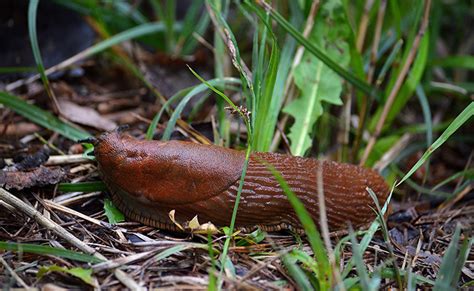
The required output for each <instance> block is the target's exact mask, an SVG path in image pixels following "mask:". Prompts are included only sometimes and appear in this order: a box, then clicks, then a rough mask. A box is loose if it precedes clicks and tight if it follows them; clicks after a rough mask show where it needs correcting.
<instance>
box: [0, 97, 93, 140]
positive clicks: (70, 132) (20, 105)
mask: <svg viewBox="0 0 474 291" xmlns="http://www.w3.org/2000/svg"><path fill="white" fill-rule="evenodd" d="M0 104H4V105H5V106H6V107H8V108H10V109H12V110H13V111H15V112H16V113H18V114H20V115H22V116H24V117H25V118H27V119H29V120H31V121H32V122H34V123H36V124H39V125H41V126H43V127H45V128H47V129H50V130H53V131H55V132H57V133H59V134H61V135H62V136H64V137H66V138H69V139H71V140H73V141H76V140H79V139H85V138H87V137H90V136H91V135H90V134H89V133H88V132H86V131H84V130H82V129H79V128H76V127H74V126H72V125H70V124H68V123H66V122H64V121H62V120H60V119H58V118H57V117H55V116H54V115H53V114H51V113H49V112H47V111H45V110H42V109H40V108H39V107H36V106H34V105H31V104H29V103H27V102H25V101H24V100H22V99H20V98H19V97H17V96H15V95H11V94H9V93H6V92H0Z"/></svg>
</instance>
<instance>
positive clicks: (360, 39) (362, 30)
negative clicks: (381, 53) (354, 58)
mask: <svg viewBox="0 0 474 291" xmlns="http://www.w3.org/2000/svg"><path fill="white" fill-rule="evenodd" d="M372 5H374V0H367V2H365V6H364V14H362V18H361V20H360V24H359V29H358V31H357V43H356V48H357V51H359V52H360V51H361V50H362V46H363V45H364V40H365V34H366V32H367V26H368V25H369V12H370V9H372Z"/></svg>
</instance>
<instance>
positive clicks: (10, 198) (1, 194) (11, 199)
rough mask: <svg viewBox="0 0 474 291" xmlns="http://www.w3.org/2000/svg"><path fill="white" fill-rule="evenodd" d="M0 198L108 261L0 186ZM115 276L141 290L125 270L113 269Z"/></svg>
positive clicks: (72, 242) (78, 246)
mask: <svg viewBox="0 0 474 291" xmlns="http://www.w3.org/2000/svg"><path fill="white" fill-rule="evenodd" d="M0 200H3V201H5V202H6V203H8V204H10V205H11V206H13V207H15V208H16V209H17V210H19V211H21V212H23V213H24V214H26V215H27V216H28V217H31V218H33V219H35V220H36V221H37V222H38V223H39V224H41V225H42V226H43V227H45V228H46V229H48V230H50V231H52V232H54V233H55V234H56V235H58V236H59V237H61V238H63V239H64V240H65V241H67V242H68V243H70V244H71V245H73V246H75V247H76V248H78V249H79V250H81V251H83V252H85V253H86V254H89V255H93V256H94V257H97V258H99V259H101V260H104V261H108V260H107V258H106V257H104V256H103V255H102V254H100V253H98V252H97V251H96V250H95V249H94V248H92V247H90V246H88V245H87V244H85V243H84V242H82V241H81V240H80V239H78V238H77V237H75V236H74V235H72V234H71V233H70V232H68V231H67V230H66V229H65V228H63V227H62V226H60V225H58V224H57V223H56V222H54V221H52V220H51V219H49V218H46V217H45V216H43V215H42V214H41V212H39V211H38V210H36V209H35V208H33V207H32V206H30V205H28V204H26V203H25V202H23V201H21V200H20V199H19V198H18V197H16V196H14V195H13V194H11V193H10V192H8V191H6V190H4V189H2V188H0ZM114 274H115V277H117V279H118V280H119V281H120V282H122V284H124V285H125V286H126V287H127V288H129V289H132V290H143V287H141V286H140V285H138V283H137V282H135V281H134V280H133V279H132V278H130V277H129V276H128V275H127V274H126V273H125V272H123V271H122V270H119V269H115V270H114Z"/></svg>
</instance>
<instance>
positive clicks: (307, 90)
mask: <svg viewBox="0 0 474 291" xmlns="http://www.w3.org/2000/svg"><path fill="white" fill-rule="evenodd" d="M330 23H338V25H331V24H330ZM350 32H351V30H350V27H349V25H348V23H347V19H346V16H345V13H344V9H343V7H342V4H341V1H340V0H332V1H328V2H325V4H323V5H322V7H321V10H320V12H319V13H318V17H317V19H316V22H315V25H314V27H313V30H312V32H311V34H310V36H309V41H310V42H311V43H314V44H316V45H317V46H319V47H321V48H324V51H325V53H326V54H327V55H329V56H330V57H331V59H332V60H334V61H336V62H337V63H338V64H339V65H341V66H342V67H347V65H348V64H349V60H350V50H349V45H348V43H347V40H348V38H349V37H350ZM294 78H295V84H296V86H297V87H298V88H299V90H300V96H299V97H298V98H297V99H295V100H294V101H292V102H291V103H290V104H288V105H287V106H286V107H285V108H284V112H286V113H288V114H290V115H291V116H293V117H294V119H295V121H294V123H293V126H292V127H291V129H290V133H289V135H288V137H289V138H290V141H291V144H290V147H291V152H292V154H293V155H297V156H302V155H304V154H305V152H306V151H307V150H308V149H309V148H310V147H311V136H312V134H313V128H314V124H315V123H316V122H317V120H318V118H319V117H320V116H321V114H322V113H323V102H326V103H329V104H334V105H342V100H341V98H340V95H341V91H342V78H341V77H340V76H338V75H337V73H335V72H334V71H333V70H331V69H330V68H329V67H328V66H327V65H325V64H324V63H323V62H322V61H321V60H320V59H318V58H317V57H315V56H314V55H313V54H311V53H309V52H305V54H304V55H303V58H302V60H301V63H300V64H299V65H298V66H297V67H296V68H295V73H294Z"/></svg>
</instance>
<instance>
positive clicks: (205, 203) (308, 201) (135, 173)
mask: <svg viewBox="0 0 474 291" xmlns="http://www.w3.org/2000/svg"><path fill="white" fill-rule="evenodd" d="M95 155H96V159H97V161H98V165H99V170H100V172H101V174H102V177H103V180H104V182H105V183H106V185H107V187H108V188H109V189H110V191H111V194H112V199H113V201H114V203H115V204H116V205H117V207H118V208H119V209H120V210H121V211H123V212H124V213H125V215H126V216H128V217H129V218H131V219H133V220H136V221H140V222H142V223H144V224H146V225H150V226H154V227H159V228H164V229H169V230H177V227H176V224H175V223H173V222H172V221H171V219H170V217H169V213H170V211H172V210H174V211H175V221H176V222H177V223H180V224H181V223H185V222H188V221H190V220H191V219H193V217H195V216H196V215H197V216H198V219H199V221H201V222H211V223H212V224H214V225H215V226H217V227H221V226H226V225H229V223H230V220H231V216H232V209H233V207H234V202H235V199H236V196H237V191H238V186H239V180H240V176H241V174H242V169H243V167H244V162H245V153H244V152H241V151H237V150H232V149H227V148H223V147H219V146H213V145H200V144H195V143H190V142H182V141H167V142H161V141H140V140H136V139H134V138H132V137H130V136H128V135H121V134H119V133H118V132H110V133H105V134H103V135H102V136H100V137H99V138H98V142H97V143H96V145H95ZM263 161H264V162H266V163H269V164H271V165H273V166H274V167H275V169H276V170H277V171H279V172H280V173H281V175H282V176H283V178H284V179H285V181H286V182H287V183H288V185H289V186H290V188H291V189H292V191H293V192H294V193H295V194H296V195H297V196H298V198H299V199H300V200H301V201H302V202H303V203H304V205H305V207H306V209H307V210H308V212H309V213H310V214H311V216H312V217H313V219H314V220H315V222H316V223H317V222H318V221H319V205H318V194H317V193H318V192H317V191H318V187H317V172H318V171H320V170H322V176H323V191H324V197H325V198H324V199H325V205H326V212H327V218H328V225H329V229H330V230H339V229H343V228H346V227H347V224H348V223H351V224H352V225H353V226H354V227H360V226H364V225H366V224H367V223H369V222H371V221H372V220H373V219H374V218H375V213H374V211H373V209H375V204H374V202H373V200H372V198H371V197H370V195H369V194H368V192H367V190H366V188H367V187H369V188H371V189H372V190H373V191H374V192H375V193H376V195H377V197H378V199H379V203H380V204H383V203H384V202H385V200H386V199H387V196H388V192H389V191H388V187H387V185H386V183H385V181H384V180H383V178H382V177H381V176H380V175H378V174H377V173H376V172H374V171H372V170H370V169H366V168H362V167H359V166H355V165H349V164H341V163H336V162H329V161H318V160H315V159H310V158H301V157H293V156H288V155H282V154H275V153H254V154H252V155H251V156H250V160H249V165H248V169H247V174H246V176H245V179H244V185H243V189H242V194H241V200H240V204H239V209H238V212H237V220H236V227H237V228H241V229H251V228H253V227H255V226H260V227H261V228H263V229H265V230H268V231H274V230H280V229H301V225H300V223H299V220H298V218H297V216H296V214H295V212H294V210H293V208H292V206H291V205H290V203H289V201H288V199H287V197H286V194H285V193H284V191H283V190H282V189H281V187H280V184H279V183H278V181H277V180H276V179H275V178H274V176H273V174H272V173H271V172H270V170H268V168H267V165H265V164H264V162H263Z"/></svg>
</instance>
